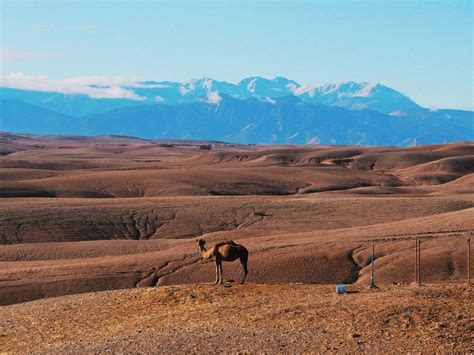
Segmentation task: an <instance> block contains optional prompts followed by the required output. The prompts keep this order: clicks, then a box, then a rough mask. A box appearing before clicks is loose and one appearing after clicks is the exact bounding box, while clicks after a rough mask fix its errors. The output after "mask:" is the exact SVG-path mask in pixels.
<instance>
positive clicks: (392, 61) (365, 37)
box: [0, 0, 474, 109]
mask: <svg viewBox="0 0 474 355" xmlns="http://www.w3.org/2000/svg"><path fill="white" fill-rule="evenodd" d="M0 3H1V5H0V6H1V8H0V10H1V13H0V22H1V33H0V48H1V62H0V65H1V72H2V76H6V75H11V74H12V73H17V74H16V75H17V76H16V77H21V76H33V77H37V76H40V77H41V78H42V79H43V80H63V81H64V80H65V82H69V81H71V80H72V81H74V80H81V78H83V77H91V76H95V77H101V78H103V77H105V78H109V77H110V78H111V79H110V80H128V79H133V80H158V81H161V80H173V81H186V80H189V79H193V78H201V77H210V78H213V79H216V80H225V81H229V82H238V81H239V80H241V79H243V78H245V77H248V76H262V77H267V78H273V77H276V76H285V77H287V78H290V79H293V80H295V81H297V82H298V83H300V84H302V85H316V84H324V83H327V82H338V81H347V80H353V81H368V82H380V83H382V84H385V85H387V86H390V87H393V88H395V89H397V90H399V91H401V92H402V93H404V94H407V95H408V96H409V97H411V98H412V99H414V100H415V101H416V102H418V103H419V104H421V105H423V106H425V107H437V108H467V109H473V108H474V102H473V100H474V99H473V81H474V65H473V32H474V30H473V14H474V13H473V5H472V1H456V0H445V1H404V0H398V1H381V0H379V1H111V0H109V1H85V0H84V1H55V2H48V1H28V2H27V1H22V0H15V1H8V0H0ZM18 73H22V74H21V75H18ZM71 78H74V79H71Z"/></svg>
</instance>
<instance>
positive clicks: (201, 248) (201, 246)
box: [196, 239, 206, 251]
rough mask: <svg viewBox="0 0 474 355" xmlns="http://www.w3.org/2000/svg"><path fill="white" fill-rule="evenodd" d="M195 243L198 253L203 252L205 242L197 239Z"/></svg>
mask: <svg viewBox="0 0 474 355" xmlns="http://www.w3.org/2000/svg"><path fill="white" fill-rule="evenodd" d="M196 242H197V243H198V246H199V251H201V250H203V249H204V246H205V245H206V241H205V240H204V239H197V240H196Z"/></svg>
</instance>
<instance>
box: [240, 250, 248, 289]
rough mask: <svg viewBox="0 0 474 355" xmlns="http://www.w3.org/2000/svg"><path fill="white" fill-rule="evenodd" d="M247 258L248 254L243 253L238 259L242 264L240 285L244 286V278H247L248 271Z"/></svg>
mask: <svg viewBox="0 0 474 355" xmlns="http://www.w3.org/2000/svg"><path fill="white" fill-rule="evenodd" d="M248 256H249V254H248V253H243V254H242V255H240V257H239V260H240V263H241V264H242V268H243V269H244V278H243V279H242V281H241V282H240V284H241V285H242V284H244V282H245V278H246V277H247V274H248V270H247V261H248Z"/></svg>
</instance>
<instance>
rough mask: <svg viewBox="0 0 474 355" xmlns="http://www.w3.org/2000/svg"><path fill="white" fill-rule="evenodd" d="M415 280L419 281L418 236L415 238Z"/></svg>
mask: <svg viewBox="0 0 474 355" xmlns="http://www.w3.org/2000/svg"><path fill="white" fill-rule="evenodd" d="M415 282H418V238H416V239H415Z"/></svg>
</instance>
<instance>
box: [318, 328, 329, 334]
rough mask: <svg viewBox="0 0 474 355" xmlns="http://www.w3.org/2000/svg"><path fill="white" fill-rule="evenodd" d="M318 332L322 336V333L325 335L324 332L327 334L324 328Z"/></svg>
mask: <svg viewBox="0 0 474 355" xmlns="http://www.w3.org/2000/svg"><path fill="white" fill-rule="evenodd" d="M319 332H320V333H321V334H324V333H326V332H327V330H326V329H324V328H321V329H319Z"/></svg>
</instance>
